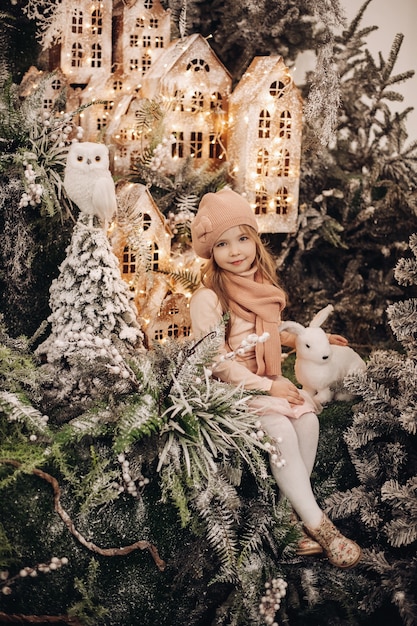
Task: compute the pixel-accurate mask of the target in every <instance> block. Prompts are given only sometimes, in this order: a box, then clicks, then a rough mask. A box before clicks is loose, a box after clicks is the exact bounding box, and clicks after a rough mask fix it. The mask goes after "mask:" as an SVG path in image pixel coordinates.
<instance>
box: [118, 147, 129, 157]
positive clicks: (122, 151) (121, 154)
mask: <svg viewBox="0 0 417 626" xmlns="http://www.w3.org/2000/svg"><path fill="white" fill-rule="evenodd" d="M117 152H118V156H119V158H120V159H125V158H126V157H127V148H126V146H120V148H119V149H118V151H117Z"/></svg>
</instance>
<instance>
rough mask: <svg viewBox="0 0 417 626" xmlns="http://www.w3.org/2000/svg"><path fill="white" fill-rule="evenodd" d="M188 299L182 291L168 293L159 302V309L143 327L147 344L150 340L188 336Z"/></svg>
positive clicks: (189, 326) (150, 342)
mask: <svg viewBox="0 0 417 626" xmlns="http://www.w3.org/2000/svg"><path fill="white" fill-rule="evenodd" d="M188 302H189V300H188V298H187V296H186V295H185V294H183V293H171V294H168V295H167V296H166V297H165V298H164V300H163V301H162V303H161V306H160V308H159V311H158V312H157V314H156V315H154V316H153V317H152V318H151V319H150V320H149V323H148V325H147V326H145V328H144V332H145V335H146V337H147V339H148V345H152V342H154V341H158V342H164V341H166V340H167V339H182V338H186V337H189V336H190V333H191V318H190V313H189V304H188Z"/></svg>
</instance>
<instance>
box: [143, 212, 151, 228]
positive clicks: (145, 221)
mask: <svg viewBox="0 0 417 626" xmlns="http://www.w3.org/2000/svg"><path fill="white" fill-rule="evenodd" d="M142 225H143V230H148V229H149V228H150V227H151V226H152V218H151V216H150V215H149V213H144V214H143V221H142Z"/></svg>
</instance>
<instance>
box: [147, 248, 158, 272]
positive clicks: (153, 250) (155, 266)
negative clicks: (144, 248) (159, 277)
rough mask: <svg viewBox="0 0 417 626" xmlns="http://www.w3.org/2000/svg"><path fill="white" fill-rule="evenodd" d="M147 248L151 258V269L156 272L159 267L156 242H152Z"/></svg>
mask: <svg viewBox="0 0 417 626" xmlns="http://www.w3.org/2000/svg"><path fill="white" fill-rule="evenodd" d="M149 250H150V253H151V258H152V263H151V270H153V271H154V272H156V271H158V269H159V248H158V244H156V243H152V245H151V246H150V248H149Z"/></svg>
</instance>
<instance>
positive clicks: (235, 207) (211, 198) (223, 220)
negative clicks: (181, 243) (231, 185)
mask: <svg viewBox="0 0 417 626" xmlns="http://www.w3.org/2000/svg"><path fill="white" fill-rule="evenodd" d="M243 224H245V225H247V226H252V228H254V229H255V230H256V232H258V224H257V221H256V217H255V215H254V213H253V211H252V209H251V207H250V204H249V202H248V201H247V200H245V199H244V198H242V196H240V195H239V194H238V193H236V192H235V191H232V190H231V189H222V190H221V191H217V192H216V193H206V194H205V195H204V196H203V197H202V198H201V202H200V205H199V207H198V211H197V214H196V216H195V218H194V219H193V221H192V222H191V238H192V243H193V248H194V251H195V253H196V254H197V255H198V256H199V257H202V258H203V259H209V258H210V256H211V252H212V249H213V246H214V244H215V243H216V241H217V240H218V239H219V238H220V237H221V236H222V234H223V233H224V232H225V231H226V230H228V229H229V228H232V227H233V226H241V225H243Z"/></svg>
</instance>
